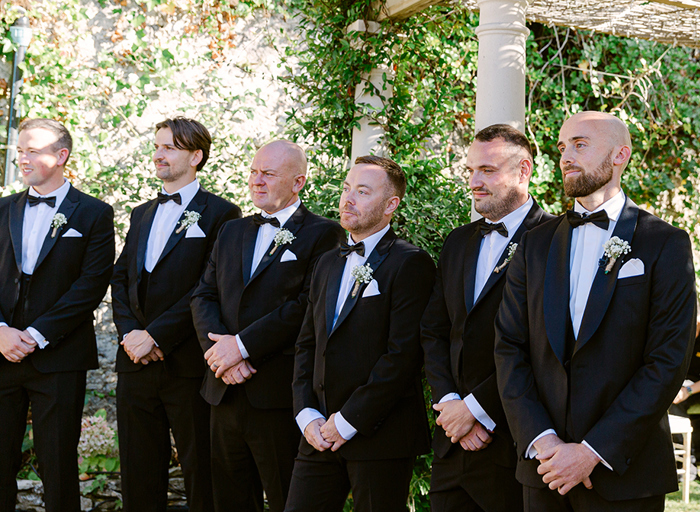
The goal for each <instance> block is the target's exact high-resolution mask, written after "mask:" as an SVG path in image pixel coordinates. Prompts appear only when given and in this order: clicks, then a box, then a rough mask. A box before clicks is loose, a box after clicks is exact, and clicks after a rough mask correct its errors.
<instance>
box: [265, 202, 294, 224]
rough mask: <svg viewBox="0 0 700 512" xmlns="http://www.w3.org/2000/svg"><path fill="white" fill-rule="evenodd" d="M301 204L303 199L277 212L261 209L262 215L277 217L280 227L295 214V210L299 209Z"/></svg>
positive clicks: (269, 217)
mask: <svg viewBox="0 0 700 512" xmlns="http://www.w3.org/2000/svg"><path fill="white" fill-rule="evenodd" d="M299 206H301V199H297V200H296V202H295V203H294V204H292V205H290V206H287V207H286V208H282V209H281V210H280V211H278V212H275V213H267V212H266V211H264V210H261V213H262V216H263V217H266V218H268V219H271V218H273V217H274V218H275V219H277V221H278V222H279V223H280V227H282V226H284V225H285V224H286V223H287V221H288V220H289V218H290V217H291V216H292V215H294V212H295V211H297V209H298V208H299Z"/></svg>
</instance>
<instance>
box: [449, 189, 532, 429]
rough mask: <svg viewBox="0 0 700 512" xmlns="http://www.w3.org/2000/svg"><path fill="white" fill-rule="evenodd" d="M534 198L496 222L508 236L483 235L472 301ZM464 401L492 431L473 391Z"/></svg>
mask: <svg viewBox="0 0 700 512" xmlns="http://www.w3.org/2000/svg"><path fill="white" fill-rule="evenodd" d="M533 203H534V200H533V199H532V197H529V198H528V200H527V201H525V203H524V204H523V205H521V206H520V207H518V208H517V209H515V210H513V211H512V212H510V213H509V214H508V215H506V216H505V217H503V218H502V219H501V220H500V221H498V222H503V224H505V226H506V229H507V230H508V236H503V235H501V234H500V233H498V232H496V231H492V232H491V233H489V234H488V235H486V236H485V237H483V238H482V239H481V245H480V246H479V258H478V259H477V263H476V278H475V279H474V302H476V300H477V299H478V298H479V295H480V294H481V291H482V290H483V289H484V286H486V281H488V280H489V277H490V276H491V274H493V271H494V269H495V268H496V263H498V259H499V257H500V256H501V254H503V251H504V250H505V249H506V247H508V244H509V243H510V241H511V240H512V239H513V235H515V232H516V231H517V230H518V228H520V225H521V224H522V223H523V221H524V220H525V217H527V214H528V212H529V211H530V209H531V208H532V204H533ZM486 222H488V223H489V224H495V223H494V222H491V221H490V220H488V219H487V220H486ZM459 399H460V396H459V395H458V394H457V393H447V394H446V395H445V396H443V397H442V398H441V399H440V402H439V403H443V402H447V401H449V400H459ZM464 403H465V404H466V405H467V408H468V409H469V412H471V413H472V416H474V417H475V418H476V420H477V421H478V422H479V423H481V424H482V425H483V426H484V428H486V429H487V430H490V431H491V432H493V430H494V429H495V428H496V422H494V421H493V420H492V419H491V417H490V416H489V415H488V414H487V413H486V411H485V410H484V408H483V407H481V405H480V404H479V401H478V400H477V399H476V398H475V397H474V394H473V393H469V394H468V395H467V396H466V397H464Z"/></svg>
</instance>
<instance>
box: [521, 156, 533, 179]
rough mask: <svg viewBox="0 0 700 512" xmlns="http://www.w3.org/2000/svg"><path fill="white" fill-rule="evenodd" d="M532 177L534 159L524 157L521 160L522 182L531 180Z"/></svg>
mask: <svg viewBox="0 0 700 512" xmlns="http://www.w3.org/2000/svg"><path fill="white" fill-rule="evenodd" d="M530 178H532V160H530V159H529V158H523V159H522V160H520V183H523V182H527V181H530Z"/></svg>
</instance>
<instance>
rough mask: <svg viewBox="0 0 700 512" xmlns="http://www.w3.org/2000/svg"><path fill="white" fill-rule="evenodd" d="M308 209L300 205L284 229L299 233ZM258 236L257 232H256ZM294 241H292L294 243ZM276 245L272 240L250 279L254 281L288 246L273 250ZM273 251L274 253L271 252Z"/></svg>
mask: <svg viewBox="0 0 700 512" xmlns="http://www.w3.org/2000/svg"><path fill="white" fill-rule="evenodd" d="M307 212H308V210H307V209H306V208H305V207H304V205H300V206H299V208H297V211H295V212H294V213H293V214H292V216H291V217H290V218H289V220H287V222H285V223H284V226H282V227H283V228H284V229H288V230H289V231H290V232H291V233H292V235H295V236H296V234H297V231H299V229H300V228H301V226H302V224H303V222H304V217H306V213H307ZM256 236H257V233H256ZM293 243H294V242H292V244H293ZM274 247H275V242H274V241H273V242H271V243H270V246H269V247H268V248H267V250H266V251H265V254H264V255H263V257H262V259H261V260H260V263H258V267H257V268H256V269H255V272H254V273H253V275H252V276H251V278H250V280H251V281H252V280H253V279H255V278H256V277H258V276H259V275H260V274H261V273H262V271H263V270H265V269H266V268H267V267H268V266H269V265H270V263H272V262H273V261H275V260H276V259H277V258H279V257H280V254H282V253H283V252H284V251H285V249H286V248H287V247H286V246H285V245H283V246H280V247H278V248H277V249H275V251H274V252H273V251H272V250H273V249H274ZM270 253H272V254H270Z"/></svg>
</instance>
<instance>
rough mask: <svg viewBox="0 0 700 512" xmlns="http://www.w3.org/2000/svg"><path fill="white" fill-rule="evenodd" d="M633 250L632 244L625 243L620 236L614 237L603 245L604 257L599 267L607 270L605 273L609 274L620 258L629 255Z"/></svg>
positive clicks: (599, 262)
mask: <svg viewBox="0 0 700 512" xmlns="http://www.w3.org/2000/svg"><path fill="white" fill-rule="evenodd" d="M631 250H632V247H630V244H628V243H627V242H626V241H624V240H623V239H622V238H620V237H619V236H614V237H612V238H611V239H610V240H608V241H607V242H605V243H604V244H603V251H604V253H603V257H602V258H600V260H598V266H599V267H600V268H603V269H605V273H606V274H607V273H609V272H610V271H611V270H612V268H613V265H615V262H616V261H617V259H618V258H619V257H620V256H623V255H625V254H627V253H629V252H630V251H631Z"/></svg>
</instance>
